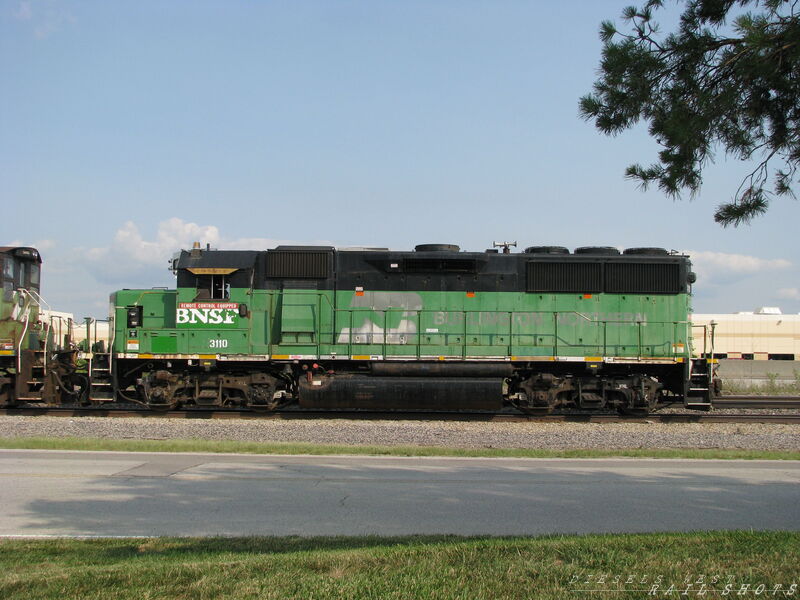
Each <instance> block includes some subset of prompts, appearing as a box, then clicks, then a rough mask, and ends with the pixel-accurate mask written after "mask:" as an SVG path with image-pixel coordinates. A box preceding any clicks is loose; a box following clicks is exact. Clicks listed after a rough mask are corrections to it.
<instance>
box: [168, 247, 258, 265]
mask: <svg viewBox="0 0 800 600" xmlns="http://www.w3.org/2000/svg"><path fill="white" fill-rule="evenodd" d="M261 254H262V252H261V251H259V250H181V255H180V257H178V262H177V264H176V265H175V267H176V268H178V269H193V268H207V269H252V268H253V266H254V265H255V263H256V260H258V257H259V256H260V255H261Z"/></svg>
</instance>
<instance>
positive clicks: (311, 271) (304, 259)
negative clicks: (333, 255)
mask: <svg viewBox="0 0 800 600" xmlns="http://www.w3.org/2000/svg"><path fill="white" fill-rule="evenodd" d="M329 273H330V253H329V252H286V251H270V252H267V277H274V278H284V277H288V278H292V279H295V278H297V279H302V278H306V277H308V278H316V279H326V278H327V277H328V276H329Z"/></svg>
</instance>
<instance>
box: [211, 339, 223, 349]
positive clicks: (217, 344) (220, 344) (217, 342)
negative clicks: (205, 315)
mask: <svg viewBox="0 0 800 600" xmlns="http://www.w3.org/2000/svg"><path fill="white" fill-rule="evenodd" d="M208 347H209V348H227V347H228V340H208Z"/></svg>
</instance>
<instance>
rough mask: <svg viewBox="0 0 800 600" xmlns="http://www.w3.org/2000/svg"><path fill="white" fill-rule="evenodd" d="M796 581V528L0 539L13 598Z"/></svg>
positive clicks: (440, 594)
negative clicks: (520, 534) (507, 534)
mask: <svg viewBox="0 0 800 600" xmlns="http://www.w3.org/2000/svg"><path fill="white" fill-rule="evenodd" d="M798 583H800V534H798V533H789V532H742V531H738V532H706V533H688V534H636V535H586V536H546V537H537V538H486V537H482V538H465V537H457V536H412V537H396V538H382V537H324V538H299V537H289V538H256V537H254V538H151V539H122V540H117V539H113V540H109V539H94V540H67V539H57V540H35V541H31V540H2V541H0V597H2V598H4V599H5V600H16V599H20V600H22V599H25V600H31V599H54V600H55V599H59V600H60V599H66V598H81V599H87V600H91V599H98V600H99V599H102V600H116V599H120V600H122V599H128V598H130V599H135V600H141V599H152V598H177V599H183V598H187V599H188V598H209V599H211V598H230V599H250V598H253V599H255V598H259V599H272V598H275V599H277V598H302V599H303V600H306V599H309V598H312V599H313V598H348V599H355V600H358V599H378V598H381V599H383V598H389V599H393V598H396V599H408V598H421V599H427V598H430V599H437V600H439V599H442V600H446V599H450V598H453V599H456V598H459V599H473V598H492V599H505V598H509V599H511V598H542V599H545V600H547V599H555V598H581V599H585V598H593V597H608V598H625V599H627V598H636V599H640V598H644V597H647V596H648V593H650V594H653V596H654V597H660V598H673V599H676V600H677V599H680V598H687V597H688V598H692V597H699V598H704V599H705V598H724V597H758V595H756V594H755V590H758V589H762V592H761V594H760V596H767V595H768V596H769V597H796V596H797V595H798V593H800V591H798V587H797V586H798ZM792 585H794V586H795V588H794V589H795V591H794V593H789V590H791V589H792V588H791V586H792ZM653 586H657V587H655V588H654V587H653ZM744 586H748V587H747V588H745V589H746V590H747V591H746V592H745V594H744V595H742V594H738V595H737V592H739V591H740V590H741V589H743V587H744ZM762 586H763V588H762ZM599 590H603V591H604V592H603V593H598V591H599ZM726 590H727V593H726ZM775 590H777V593H775V594H773V591H775ZM701 591H704V593H700V592H701ZM592 592H594V593H592ZM684 592H686V593H684ZM767 592H769V593H767Z"/></svg>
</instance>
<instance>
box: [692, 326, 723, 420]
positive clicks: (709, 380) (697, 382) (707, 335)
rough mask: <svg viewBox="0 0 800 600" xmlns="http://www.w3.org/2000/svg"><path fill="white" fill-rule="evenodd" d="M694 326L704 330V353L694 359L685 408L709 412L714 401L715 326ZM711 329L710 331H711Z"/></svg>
mask: <svg viewBox="0 0 800 600" xmlns="http://www.w3.org/2000/svg"><path fill="white" fill-rule="evenodd" d="M715 325H716V323H714V322H713V321H712V322H711V325H710V327H709V326H706V325H693V326H692V327H693V328H696V329H699V328H701V329H702V330H703V351H702V353H701V355H700V358H693V359H692V361H691V366H690V369H691V370H690V372H689V383H688V386H687V390H686V397H685V399H684V406H686V407H687V408H694V409H699V410H709V409H710V408H711V404H712V402H713V400H714V366H715V365H716V362H717V361H716V360H715V359H714V326H715ZM709 329H710V331H709Z"/></svg>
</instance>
